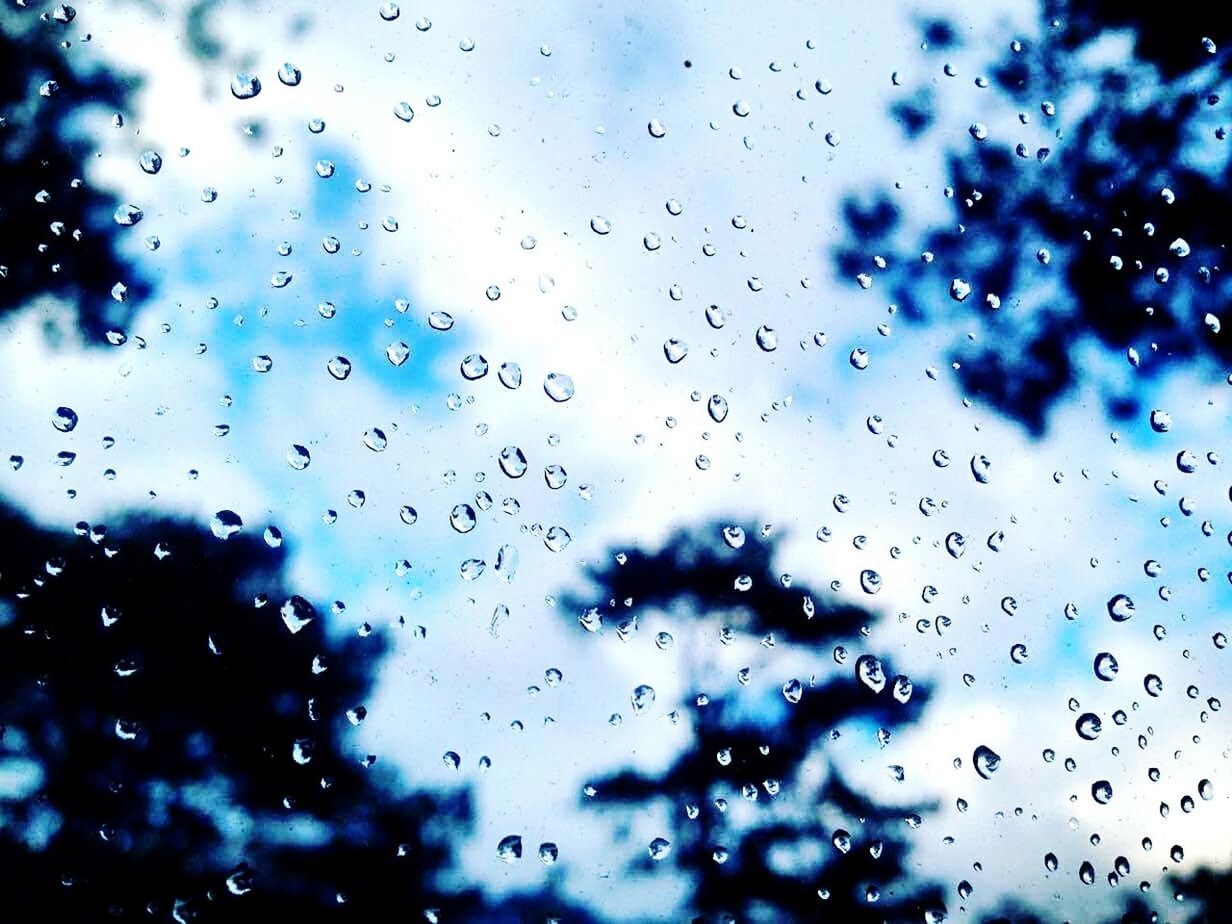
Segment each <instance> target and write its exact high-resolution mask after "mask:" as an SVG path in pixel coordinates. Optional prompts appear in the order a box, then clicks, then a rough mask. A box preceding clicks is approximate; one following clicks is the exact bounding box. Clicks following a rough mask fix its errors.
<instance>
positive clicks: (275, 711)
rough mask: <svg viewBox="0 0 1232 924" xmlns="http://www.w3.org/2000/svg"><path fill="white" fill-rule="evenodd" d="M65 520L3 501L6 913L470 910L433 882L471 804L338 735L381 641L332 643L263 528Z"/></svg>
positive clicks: (91, 915) (0, 834) (21, 916)
mask: <svg viewBox="0 0 1232 924" xmlns="http://www.w3.org/2000/svg"><path fill="white" fill-rule="evenodd" d="M77 532H78V534H79V535H78V536H77V537H70V536H65V535H60V534H56V533H49V532H44V531H42V530H39V529H37V528H35V527H33V526H32V525H31V524H29V523H28V522H26V521H24V520H23V519H21V518H20V517H19V516H17V515H15V514H14V513H12V512H10V511H7V510H4V511H0V535H3V536H4V537H5V541H4V545H3V553H2V556H0V617H2V619H0V722H3V728H4V735H3V738H2V739H0V779H3V780H4V788H5V790H6V791H5V792H4V801H3V803H0V819H2V822H0V855H2V856H3V862H2V863H0V881H2V882H3V884H4V892H5V895H6V899H5V906H6V912H5V916H6V917H7V918H8V919H9V920H36V919H39V920H42V919H47V918H50V917H54V918H55V919H57V920H75V921H77V920H79V921H85V920H90V921H97V920H102V919H104V918H109V917H116V918H119V919H135V918H139V917H140V918H145V917H146V916H147V909H148V911H149V912H152V913H154V914H155V915H156V916H157V917H158V918H159V919H166V916H167V915H168V914H172V913H174V914H175V915H176V916H177V917H178V918H179V919H182V920H191V919H194V918H196V917H199V918H200V919H201V920H227V921H248V920H252V921H256V920H270V919H271V918H273V917H280V918H281V917H284V916H285V917H286V918H289V919H297V920H334V919H338V920H355V919H361V918H362V919H370V918H371V916H372V915H374V914H378V913H380V912H383V911H384V910H386V909H389V908H392V907H399V908H404V909H407V911H408V912H411V913H415V914H418V913H420V912H421V911H422V910H424V909H431V908H441V909H444V912H449V911H451V910H452V911H454V912H455V914H454V915H453V916H450V917H449V919H456V915H457V913H461V912H465V911H466V910H467V909H471V910H473V909H475V908H476V907H478V905H477V897H476V896H475V895H474V894H471V893H462V894H448V893H446V892H443V891H437V890H436V889H435V887H434V878H435V877H436V876H437V874H438V872H439V871H440V870H441V868H442V866H444V865H445V864H446V862H447V861H448V860H449V858H450V847H449V842H450V840H452V839H453V838H456V837H457V836H458V835H459V834H460V833H461V832H463V831H464V830H465V825H466V822H467V820H468V818H469V806H468V801H467V798H466V797H465V795H464V794H462V793H456V792H455V793H443V794H439V795H434V796H429V795H426V794H423V793H417V794H411V795H407V796H400V795H398V793H399V787H398V786H397V785H396V781H395V780H393V779H392V777H391V776H390V775H385V776H381V775H380V771H379V768H376V767H373V766H372V761H373V758H371V757H369V756H367V755H364V754H362V753H360V752H358V751H357V750H356V746H355V744H354V743H353V742H352V741H351V740H350V735H351V734H352V733H353V726H354V725H358V724H359V723H360V722H361V721H362V720H363V716H364V714H365V713H364V706H363V703H364V698H365V696H366V694H367V693H368V689H369V685H370V683H371V679H372V675H373V670H374V668H375V666H376V663H377V660H378V658H379V657H380V654H381V650H382V642H381V640H380V637H379V636H378V635H375V634H373V635H370V636H368V637H366V638H361V637H359V636H350V637H347V638H334V637H331V636H330V635H329V634H328V632H327V630H326V626H325V620H324V619H323V618H321V617H319V616H318V615H317V614H316V612H315V610H314V608H313V607H312V606H311V604H309V603H308V602H307V601H305V600H304V599H303V598H301V597H297V596H293V595H290V594H288V593H287V591H286V590H285V589H284V588H283V587H282V584H281V579H280V575H279V569H280V565H281V562H280V557H281V553H280V552H277V551H275V550H273V549H270V548H268V547H267V546H266V545H265V544H264V543H261V542H260V541H257V540H251V539H248V538H244V537H235V538H232V539H230V540H229V541H227V542H220V541H218V540H216V539H214V538H213V537H212V536H211V535H210V534H209V533H208V532H206V531H204V530H202V529H200V528H199V527H191V526H188V525H185V524H180V523H174V522H166V521H161V522H149V523H135V522H129V523H126V524H123V525H122V526H121V527H119V528H117V529H114V530H112V531H111V532H109V533H108V532H106V531H105V530H103V529H100V528H98V527H94V528H91V527H89V526H87V525H86V524H81V525H80V526H79V528H78V530H77ZM116 535H122V536H123V537H124V538H123V540H122V541H117V540H115V539H113V538H112V537H113V536H116ZM374 774H376V776H374ZM444 912H443V913H444Z"/></svg>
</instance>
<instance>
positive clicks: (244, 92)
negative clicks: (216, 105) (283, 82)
mask: <svg viewBox="0 0 1232 924" xmlns="http://www.w3.org/2000/svg"><path fill="white" fill-rule="evenodd" d="M260 92H261V81H260V80H258V79H257V78H256V77H255V76H253V75H252V74H236V75H235V76H234V77H232V78H231V95H232V96H234V97H235V98H236V99H252V98H253V97H254V96H256V95H257V94H258V93H260Z"/></svg>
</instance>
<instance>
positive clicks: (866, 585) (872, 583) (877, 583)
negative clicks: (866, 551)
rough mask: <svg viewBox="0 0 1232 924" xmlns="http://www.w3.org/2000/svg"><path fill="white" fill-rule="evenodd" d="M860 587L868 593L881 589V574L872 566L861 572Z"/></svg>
mask: <svg viewBox="0 0 1232 924" xmlns="http://www.w3.org/2000/svg"><path fill="white" fill-rule="evenodd" d="M860 588H861V589H862V590H863V591H864V592H865V593H866V594H875V593H878V592H879V591H880V590H881V575H880V574H878V573H877V572H876V571H874V570H872V569H871V568H865V569H864V570H863V571H861V572H860Z"/></svg>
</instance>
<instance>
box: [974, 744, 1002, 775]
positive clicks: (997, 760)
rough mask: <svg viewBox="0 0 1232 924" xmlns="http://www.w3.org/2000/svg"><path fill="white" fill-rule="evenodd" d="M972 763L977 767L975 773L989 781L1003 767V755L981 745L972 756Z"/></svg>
mask: <svg viewBox="0 0 1232 924" xmlns="http://www.w3.org/2000/svg"><path fill="white" fill-rule="evenodd" d="M971 762H972V764H974V765H975V772H976V773H978V774H979V775H980V776H981V777H982V778H983V779H986V780H989V779H992V775H993V774H994V773H996V772H997V768H998V767H1000V766H1001V755H1000V754H998V753H997V752H996V751H994V750H993V749H992V748H990V747H988V746H986V745H983V744H981V745H980V746H979V747H977V748H976V749H975V752H974V753H973V754H972V755H971Z"/></svg>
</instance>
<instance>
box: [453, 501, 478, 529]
mask: <svg viewBox="0 0 1232 924" xmlns="http://www.w3.org/2000/svg"><path fill="white" fill-rule="evenodd" d="M478 522H479V518H478V516H476V514H475V508H474V507H472V506H471V505H470V504H457V505H456V506H455V507H454V508H453V510H451V511H450V512H449V525H450V526H452V527H453V528H454V529H455V530H456V531H457V532H460V533H469V532H470V531H471V530H472V529H474V528H475V525H476V524H477V523H478Z"/></svg>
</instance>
